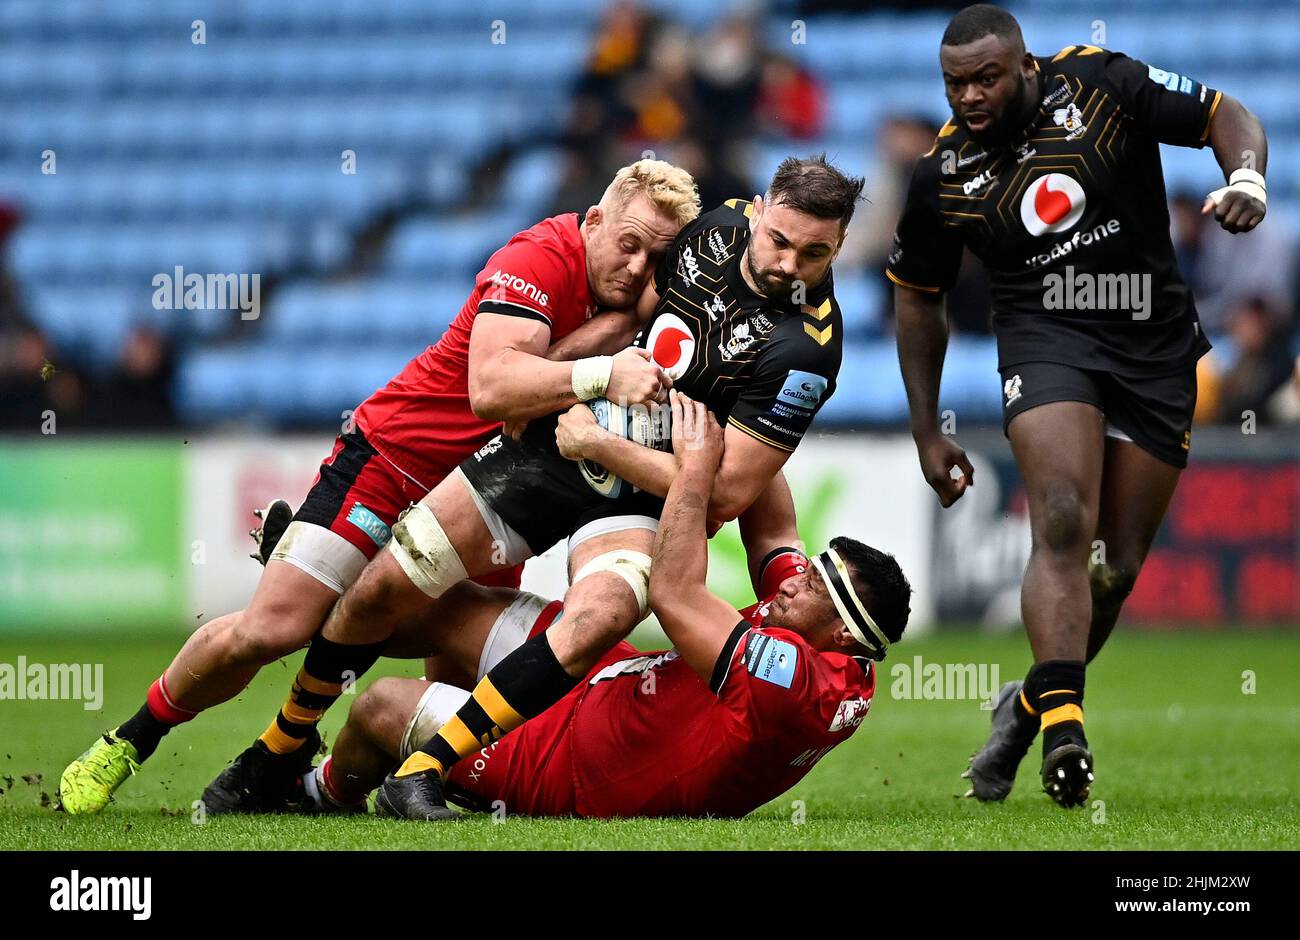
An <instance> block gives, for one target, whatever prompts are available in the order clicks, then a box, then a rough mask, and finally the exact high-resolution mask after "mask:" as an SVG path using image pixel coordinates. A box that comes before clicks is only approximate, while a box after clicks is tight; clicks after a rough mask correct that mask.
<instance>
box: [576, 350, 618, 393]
mask: <svg viewBox="0 0 1300 940" xmlns="http://www.w3.org/2000/svg"><path fill="white" fill-rule="evenodd" d="M613 371H614V357H613V356H589V357H587V358H586V359H579V360H578V361H577V362H575V363H574V364H573V371H572V372H571V373H570V383H571V384H572V386H573V394H574V396H575V397H576V398H577V399H578V401H591V400H592V399H593V398H603V397H604V395H605V391H606V390H607V389H608V388H609V378H610V375H611V374H612V373H613Z"/></svg>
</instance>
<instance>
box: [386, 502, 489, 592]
mask: <svg viewBox="0 0 1300 940" xmlns="http://www.w3.org/2000/svg"><path fill="white" fill-rule="evenodd" d="M388 550H389V551H390V552H392V553H393V557H394V558H396V559H397V563H398V564H399V565H401V566H402V570H403V571H405V572H406V576H407V577H408V578H410V579H411V583H412V584H414V585H415V586H416V587H418V588H419V589H420V590H421V591H423V592H424V593H425V594H427V595H429V597H433V598H438V597H442V595H443V594H444V593H446V592H447V590H448V589H449V588H451V587H452V586H453V585H456V584H459V583H460V582H461V581H464V580H465V579H466V578H467V577H469V573H468V572H467V571H466V570H465V565H464V564H462V562H461V560H460V555H458V554H456V549H455V548H454V547H453V546H452V544H451V539H449V538H448V537H447V533H446V532H445V531H444V530H443V528H442V524H441V523H440V522H438V517H437V516H435V515H434V514H433V510H432V509H430V508H429V507H428V506H426V505H424V504H423V503H416V504H415V505H414V506H411V507H410V508H409V509H406V510H404V511H403V512H402V514H401V515H400V516H398V517H397V522H396V523H395V524H394V525H393V538H392V540H391V541H390V542H389V543H388Z"/></svg>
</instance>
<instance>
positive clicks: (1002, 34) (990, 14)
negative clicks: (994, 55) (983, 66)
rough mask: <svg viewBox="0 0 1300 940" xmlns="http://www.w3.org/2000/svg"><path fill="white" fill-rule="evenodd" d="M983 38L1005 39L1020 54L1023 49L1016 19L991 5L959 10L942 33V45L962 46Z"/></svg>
mask: <svg viewBox="0 0 1300 940" xmlns="http://www.w3.org/2000/svg"><path fill="white" fill-rule="evenodd" d="M985 36H997V37H998V38H999V39H1005V40H1006V41H1007V42H1009V43H1011V44H1012V46H1014V47H1015V48H1016V49H1017V50H1018V51H1020V52H1023V51H1024V49H1025V37H1024V36H1023V35H1021V32H1020V24H1019V23H1018V22H1016V18H1015V17H1014V16H1012V15H1011V14H1010V13H1008V12H1007V11H1006V10H1004V9H1002V8H1001V7H995V6H993V4H991V3H977V4H975V5H974V6H969V7H966V8H965V9H963V10H959V11H958V12H957V14H956V15H955V16H953V18H952V19H951V20H949V21H948V28H947V29H945V30H944V31H943V45H945V46H964V45H966V44H967V43H972V42H977V41H978V40H980V39H983V38H984V37H985Z"/></svg>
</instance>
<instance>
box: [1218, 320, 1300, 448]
mask: <svg viewBox="0 0 1300 940" xmlns="http://www.w3.org/2000/svg"><path fill="white" fill-rule="evenodd" d="M1226 325H1227V328H1228V334H1227V335H1228V340H1229V342H1230V345H1231V348H1232V352H1233V353H1235V355H1234V356H1233V358H1232V359H1231V362H1230V364H1229V365H1228V366H1227V368H1226V369H1223V370H1222V371H1217V370H1215V369H1214V368H1213V363H1215V362H1218V361H1221V360H1220V359H1219V355H1217V354H1215V353H1212V354H1211V355H1210V356H1209V357H1206V358H1208V359H1210V360H1211V369H1210V371H1208V372H1199V373H1198V376H1199V378H1200V383H1199V384H1200V385H1201V386H1208V387H1207V398H1209V399H1210V400H1211V401H1213V402H1217V409H1216V412H1215V413H1214V414H1213V415H1212V416H1211V415H1207V416H1206V417H1207V418H1209V419H1210V420H1216V421H1219V422H1223V423H1226V424H1236V423H1240V422H1242V421H1244V420H1247V418H1248V417H1249V415H1254V420H1255V423H1256V424H1258V425H1265V424H1271V423H1274V422H1275V421H1276V420H1277V418H1278V417H1279V416H1280V415H1279V413H1278V412H1277V411H1276V410H1275V408H1274V398H1275V397H1276V396H1277V395H1278V393H1279V392H1283V393H1289V392H1290V387H1289V385H1290V380H1291V378H1292V375H1293V372H1294V369H1295V362H1294V358H1293V357H1292V355H1291V350H1290V346H1289V344H1288V343H1287V332H1288V331H1287V324H1286V322H1285V321H1284V319H1283V317H1282V315H1281V314H1280V313H1279V312H1278V310H1277V309H1276V308H1275V307H1273V306H1272V304H1271V303H1270V302H1269V300H1268V298H1267V297H1264V296H1262V295H1256V296H1253V297H1247V298H1244V299H1243V300H1241V301H1238V302H1237V303H1236V304H1234V305H1233V307H1232V309H1231V311H1230V312H1229V314H1228V317H1227V324H1226Z"/></svg>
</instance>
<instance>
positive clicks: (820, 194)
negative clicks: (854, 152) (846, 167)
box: [767, 153, 867, 228]
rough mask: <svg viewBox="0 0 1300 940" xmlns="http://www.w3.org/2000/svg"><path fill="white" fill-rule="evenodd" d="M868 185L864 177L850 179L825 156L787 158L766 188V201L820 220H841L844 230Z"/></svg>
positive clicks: (850, 177)
mask: <svg viewBox="0 0 1300 940" xmlns="http://www.w3.org/2000/svg"><path fill="white" fill-rule="evenodd" d="M866 184H867V181H866V180H865V179H864V178H862V177H861V176H849V175H847V174H846V173H844V171H842V170H841V169H839V167H837V166H835V165H834V164H832V163H830V162H829V161H828V160H827V159H826V154H824V153H818V154H813V155H812V156H811V157H803V158H800V157H786V158H785V159H784V160H782V161H781V165H780V166H779V167H777V168H776V174H775V175H774V176H773V177H772V183H771V185H770V186H768V187H767V199H768V201H769V202H772V203H777V202H782V203H785V204H786V205H787V206H789V207H790V208H791V209H798V210H799V211H800V212H806V213H808V214H809V215H811V216H814V217H816V218H818V219H839V220H840V228H844V227H845V226H846V225H848V224H849V220H850V219H852V218H853V208H854V206H856V205H857V202H858V200H859V199H860V198H861V197H862V187H864V186H865V185H866Z"/></svg>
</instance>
